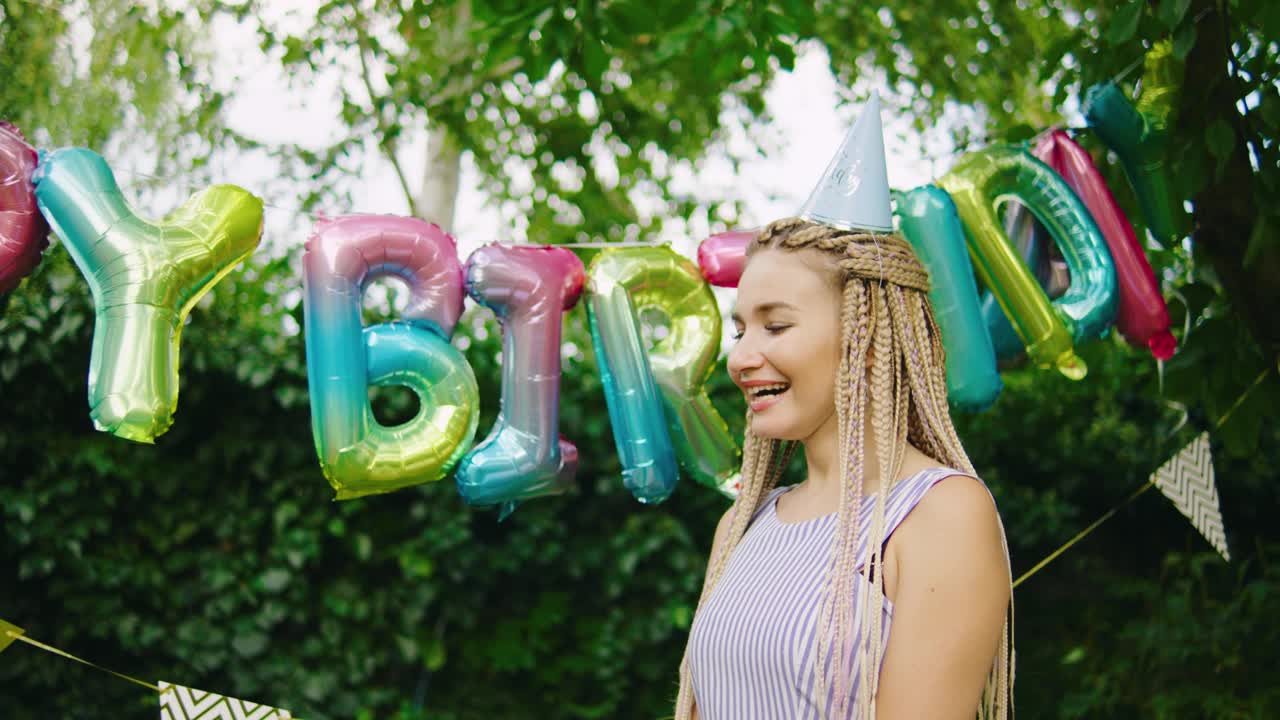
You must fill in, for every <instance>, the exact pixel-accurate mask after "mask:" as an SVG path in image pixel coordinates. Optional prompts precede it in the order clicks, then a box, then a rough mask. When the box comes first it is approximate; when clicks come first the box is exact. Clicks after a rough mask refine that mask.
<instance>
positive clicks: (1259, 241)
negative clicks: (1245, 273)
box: [1243, 213, 1275, 267]
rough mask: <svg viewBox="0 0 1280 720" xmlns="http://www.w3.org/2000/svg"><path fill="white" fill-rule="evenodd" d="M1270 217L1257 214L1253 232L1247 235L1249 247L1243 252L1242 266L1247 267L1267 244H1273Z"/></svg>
mask: <svg viewBox="0 0 1280 720" xmlns="http://www.w3.org/2000/svg"><path fill="white" fill-rule="evenodd" d="M1269 218H1270V216H1268V215H1266V214H1265V213H1264V214H1259V215H1258V219H1257V220H1256V221H1254V223H1253V231H1252V232H1250V233H1249V247H1248V248H1246V249H1245V251H1244V261H1243V265H1244V266H1245V267H1249V266H1250V265H1252V264H1253V262H1254V260H1256V259H1257V258H1258V255H1259V253H1261V252H1262V248H1263V247H1265V246H1266V245H1267V243H1270V242H1274V241H1275V238H1274V237H1273V236H1272V234H1271V222H1270V220H1269Z"/></svg>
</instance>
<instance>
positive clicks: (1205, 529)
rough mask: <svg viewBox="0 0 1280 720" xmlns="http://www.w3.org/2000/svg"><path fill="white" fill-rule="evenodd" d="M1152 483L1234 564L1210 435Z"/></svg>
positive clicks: (1204, 435)
mask: <svg viewBox="0 0 1280 720" xmlns="http://www.w3.org/2000/svg"><path fill="white" fill-rule="evenodd" d="M1151 482H1153V483H1154V484H1155V486H1156V487H1158V488H1160V492H1162V493H1164V494H1165V496H1166V497H1168V498H1169V499H1170V500H1172V501H1173V504H1174V505H1177V506H1178V509H1179V510H1181V511H1182V514H1183V515H1186V516H1187V518H1188V519H1189V520H1191V524H1192V525H1195V526H1196V530H1199V531H1200V534H1201V535H1204V537H1205V539H1207V540H1208V541H1209V544H1210V545H1213V547H1214V549H1216V550H1217V551H1218V552H1219V553H1221V554H1222V557H1223V559H1225V560H1227V561H1228V562H1230V561H1231V554H1230V553H1229V552H1227V536H1226V533H1225V532H1224V531H1223V529H1222V510H1221V506H1220V505H1219V504H1218V487H1217V485H1215V484H1214V481H1213V456H1212V454H1211V452H1210V450H1209V433H1207V432H1206V433H1201V435H1200V437H1198V438H1196V439H1195V440H1193V441H1191V444H1189V445H1187V446H1186V447H1184V448H1183V449H1182V450H1181V451H1180V452H1179V453H1178V454H1177V455H1174V456H1173V457H1172V458H1171V459H1170V460H1169V462H1167V463H1165V464H1164V465H1161V466H1160V469H1158V470H1156V472H1155V474H1154V475H1152V476H1151Z"/></svg>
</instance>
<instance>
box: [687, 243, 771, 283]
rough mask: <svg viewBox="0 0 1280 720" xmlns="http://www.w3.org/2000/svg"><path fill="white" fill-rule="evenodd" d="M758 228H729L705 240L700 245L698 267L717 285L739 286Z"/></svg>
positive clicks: (710, 281)
mask: <svg viewBox="0 0 1280 720" xmlns="http://www.w3.org/2000/svg"><path fill="white" fill-rule="evenodd" d="M757 232H758V230H729V231H728V232H722V233H719V234H716V235H712V236H711V237H709V238H707V239H706V240H703V241H702V243H701V244H699V245H698V269H699V270H701V271H702V277H703V278H704V279H706V281H707V282H709V283H711V284H712V285H715V286H716V287H738V279H739V278H741V277H742V269H743V267H745V266H746V264H747V245H749V244H751V238H753V237H755V236H756V233H757Z"/></svg>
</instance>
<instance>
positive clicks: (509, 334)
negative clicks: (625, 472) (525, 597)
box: [454, 245, 584, 517]
mask: <svg viewBox="0 0 1280 720" xmlns="http://www.w3.org/2000/svg"><path fill="white" fill-rule="evenodd" d="M466 283H467V292H468V293H469V294H470V295H471V297H472V298H473V299H475V300H476V302H479V303H480V304H482V305H484V306H485V307H487V308H489V309H490V310H493V312H494V314H495V315H497V317H498V321H499V322H500V323H501V324H502V400H501V402H502V404H501V407H500V408H499V410H498V419H497V422H496V423H495V424H494V426H493V429H492V430H491V431H490V432H489V435H488V437H486V438H485V439H484V440H483V441H482V442H481V443H480V444H479V445H477V446H476V448H475V449H474V450H472V451H471V452H470V453H468V454H467V455H466V456H465V457H464V458H462V461H461V462H460V463H459V465H458V471H457V472H456V473H455V474H454V479H455V480H456V482H457V485H458V493H459V494H460V495H462V499H463V500H464V501H465V502H467V503H468V504H470V505H500V506H501V507H502V510H501V514H502V516H503V517H506V516H507V515H508V514H510V513H511V511H512V510H514V509H515V506H516V504H517V503H519V502H521V501H523V500H527V499H530V498H534V497H539V496H543V495H556V494H559V493H563V492H565V491H567V490H568V489H569V488H570V487H571V486H572V484H573V478H574V475H575V473H576V471H577V467H578V449H577V447H576V446H574V444H573V443H571V442H569V441H568V440H565V439H564V438H561V437H560V337H561V323H562V319H563V314H564V312H565V311H566V310H569V309H570V308H572V307H573V306H574V305H575V304H576V303H577V302H578V298H579V296H581V294H582V289H583V284H584V272H583V267H582V261H581V260H579V259H578V257H577V256H576V255H574V254H573V253H572V252H570V251H568V250H566V249H564V248H559V247H510V246H507V247H504V246H502V245H486V246H485V247H482V248H480V249H478V250H476V251H475V252H473V253H472V254H471V257H470V258H468V260H467V266H466Z"/></svg>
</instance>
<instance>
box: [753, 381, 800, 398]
mask: <svg viewBox="0 0 1280 720" xmlns="http://www.w3.org/2000/svg"><path fill="white" fill-rule="evenodd" d="M789 387H791V386H790V385H788V384H786V383H775V384H773V385H761V386H760V387H758V388H755V389H753V390H752V391H751V396H752V397H760V395H761V393H763V392H765V391H766V390H786V389H787V388H789Z"/></svg>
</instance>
